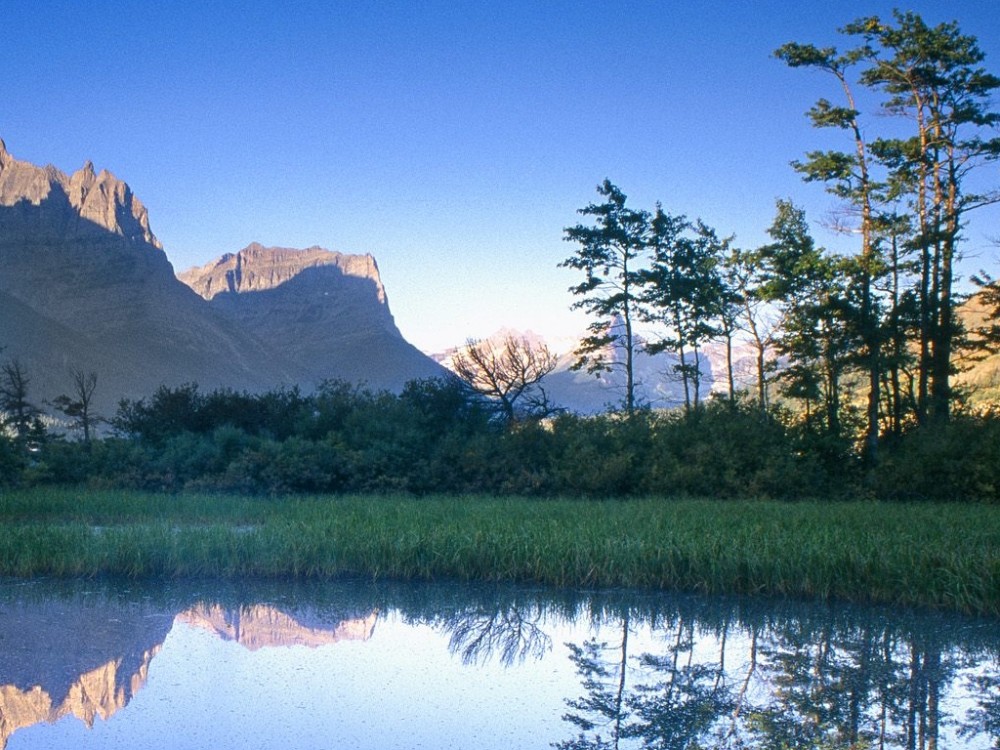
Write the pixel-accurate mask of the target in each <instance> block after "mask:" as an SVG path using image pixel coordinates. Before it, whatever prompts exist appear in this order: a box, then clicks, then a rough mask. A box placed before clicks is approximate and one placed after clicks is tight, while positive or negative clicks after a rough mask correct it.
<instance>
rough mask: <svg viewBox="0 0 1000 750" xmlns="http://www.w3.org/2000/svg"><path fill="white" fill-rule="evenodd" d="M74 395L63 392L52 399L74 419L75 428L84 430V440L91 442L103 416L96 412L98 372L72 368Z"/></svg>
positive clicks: (60, 409)
mask: <svg viewBox="0 0 1000 750" xmlns="http://www.w3.org/2000/svg"><path fill="white" fill-rule="evenodd" d="M70 375H71V377H72V379H73V395H72V396H67V395H66V394H62V395H60V396H56V397H55V398H54V399H53V400H52V406H54V407H55V408H56V409H58V410H59V411H61V412H62V413H63V414H65V415H66V416H67V417H69V418H70V419H73V420H74V422H73V428H74V429H79V430H83V440H84V442H85V443H89V442H90V441H91V439H92V437H93V434H94V430H95V429H96V427H97V425H98V424H100V423H101V422H103V421H104V419H103V417H101V416H100V415H98V414H95V413H94V406H93V404H94V392H95V391H96V390H97V373H96V372H84V371H83V370H78V369H76V368H72V369H71V370H70Z"/></svg>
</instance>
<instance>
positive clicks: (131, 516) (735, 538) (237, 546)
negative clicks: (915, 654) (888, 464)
mask: <svg viewBox="0 0 1000 750" xmlns="http://www.w3.org/2000/svg"><path fill="white" fill-rule="evenodd" d="M0 575H8V576H22V577H23V576H63V577H69V576H96V575H120V576H128V577H134V578H147V577H201V576H212V577H224V578H239V577H259V578H331V577H349V576H356V577H365V578H384V579H421V580H429V579H451V580H463V581H473V580H476V581H520V582H531V583H538V584H544V585H551V586H560V587H575V588H580V587H585V588H609V587H641V588H653V589H679V590H687V591H700V592H705V593H743V594H766V595H778V596H789V597H819V598H838V599H844V600H851V601H870V602H882V603H890V604H899V605H906V606H926V607H934V608H941V609H949V610H958V611H964V612H969V613H975V614H985V615H990V616H1000V507H997V506H989V505H967V504H933V503H920V504H914V505H907V504H878V503H871V502H854V503H822V502H799V503H782V502H758V501H752V502H751V501H747V502H722V501H714V500H712V501H709V500H665V499H656V500H653V499H650V500H628V501H610V500H609V501H591V500H528V499H505V498H492V497H476V496H465V497H430V498H409V497H381V496H364V497H312V498H308V497H307V498H289V499H268V498H233V497H214V496H203V495H179V496H172V495H155V494H141V493H128V492H90V491H71V490H50V489H46V490H34V491H17V492H4V493H0Z"/></svg>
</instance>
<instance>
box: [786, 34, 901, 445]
mask: <svg viewBox="0 0 1000 750" xmlns="http://www.w3.org/2000/svg"><path fill="white" fill-rule="evenodd" d="M872 54H873V53H872V49H871V48H870V47H869V46H867V45H862V46H860V47H857V48H854V49H851V50H848V51H847V52H845V53H838V52H837V50H836V49H835V48H833V47H827V48H822V49H820V48H818V47H816V46H814V45H811V44H798V43H794V42H792V43H788V44H785V45H783V46H782V47H780V48H779V49H778V50H777V51H776V52H775V55H776V56H777V57H778V58H779V59H781V60H783V61H784V62H785V63H787V64H788V65H790V66H791V67H794V68H797V67H806V68H815V69H817V70H820V71H823V72H825V73H828V74H830V75H832V76H833V77H834V79H835V80H836V81H837V85H838V88H839V89H840V90H841V95H842V96H843V99H844V105H843V106H836V105H834V104H832V103H831V102H830V101H829V100H828V99H825V98H821V99H819V100H818V101H817V102H816V104H815V105H814V106H813V107H812V109H810V110H809V112H808V115H809V118H810V119H811V120H812V123H813V125H814V126H815V127H817V128H836V129H839V130H843V131H845V132H846V133H847V134H848V136H849V138H850V141H851V145H852V147H853V148H852V150H850V151H812V152H809V153H808V154H806V160H805V161H801V162H799V161H797V162H793V166H794V167H795V169H796V170H798V171H799V172H801V173H802V175H803V177H804V179H806V180H807V181H820V182H823V183H825V184H826V186H827V190H828V191H829V192H831V193H832V194H833V195H836V196H837V197H838V198H840V199H842V200H844V201H845V202H846V203H847V204H848V206H850V207H851V209H852V210H854V211H855V212H856V214H857V217H858V226H857V231H858V233H859V235H860V237H861V250H860V254H859V255H858V257H857V259H856V261H855V262H854V263H853V264H851V266H849V267H848V268H849V269H850V270H852V271H853V274H852V275H853V276H854V277H855V279H856V283H857V286H858V289H857V294H856V295H855V296H856V298H857V301H858V305H859V310H858V315H857V317H856V321H857V327H858V333H859V338H860V340H861V342H862V344H863V352H862V358H863V361H864V364H865V370H866V371H867V380H868V405H867V409H866V414H867V420H866V423H867V427H866V430H865V455H866V457H867V458H868V460H869V462H870V463H874V461H875V460H876V457H877V452H878V439H879V404H880V393H881V390H880V389H881V367H882V362H881V347H882V341H881V339H882V332H881V326H880V320H879V308H878V302H877V299H876V290H875V285H876V282H877V279H878V277H879V275H880V274H881V273H882V271H883V263H882V259H881V255H880V252H879V245H878V237H877V234H876V231H875V206H876V203H877V201H878V200H879V191H880V190H881V189H882V187H883V186H882V185H881V184H879V183H878V182H877V181H876V179H875V176H874V174H873V159H872V154H871V151H870V147H869V144H868V141H867V139H866V137H865V134H864V129H863V127H862V125H861V121H860V116H861V112H860V110H859V109H858V102H857V100H856V97H855V92H854V88H855V87H854V81H853V80H852V78H851V74H852V72H853V70H854V69H855V67H856V66H857V65H858V64H859V63H862V62H864V61H865V60H867V59H869V58H870V57H871V56H872Z"/></svg>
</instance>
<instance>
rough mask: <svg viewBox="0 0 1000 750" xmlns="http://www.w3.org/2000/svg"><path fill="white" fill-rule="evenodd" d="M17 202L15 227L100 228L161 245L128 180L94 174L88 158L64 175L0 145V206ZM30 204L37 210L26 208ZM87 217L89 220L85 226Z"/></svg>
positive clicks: (71, 233)
mask: <svg viewBox="0 0 1000 750" xmlns="http://www.w3.org/2000/svg"><path fill="white" fill-rule="evenodd" d="M19 204H22V208H21V210H20V212H19V215H18V217H17V221H18V223H19V224H21V225H22V226H21V227H20V232H19V233H22V234H30V235H35V236H38V235H43V236H48V237H52V236H53V235H58V236H61V237H62V238H63V239H66V240H72V239H74V238H77V237H79V236H81V235H87V234H93V230H94V229H101V230H107V231H109V232H111V233H113V234H116V235H119V236H123V237H125V238H126V239H127V240H129V241H131V242H133V243H141V244H146V245H150V246H152V247H154V248H156V249H157V250H162V249H163V246H162V245H161V244H160V241H159V240H158V239H156V237H155V235H154V234H153V232H152V231H151V230H150V228H149V215H148V212H147V211H146V207H145V206H143V205H142V202H141V201H139V199H138V198H136V197H135V196H134V195H133V194H132V190H131V189H130V188H129V186H128V185H126V184H125V183H124V182H122V181H121V180H119V179H118V178H117V177H115V176H114V175H113V174H111V172H108V171H107V170H104V169H102V170H101V171H100V173H98V174H95V173H94V165H93V163H92V162H90V161H88V162H86V163H85V164H84V165H83V167H82V168H80V169H79V170H77V171H76V172H74V173H73V174H72V175H71V176H67V175H66V174H65V173H64V172H61V171H60V170H58V169H56V168H55V167H54V166H52V165H51V164H50V165H48V166H45V167H37V166H35V165H34V164H31V163H30V162H26V161H20V160H19V159H15V158H14V157H13V156H11V155H10V153H9V152H8V151H7V149H6V146H3V147H2V148H0V206H18V205H19ZM43 204H44V205H43ZM31 207H37V209H38V210H35V211H32V210H31ZM79 219H83V220H84V222H80V221H79ZM11 221H13V218H12V219H11ZM87 222H91V223H92V224H93V225H95V226H93V227H88V225H87Z"/></svg>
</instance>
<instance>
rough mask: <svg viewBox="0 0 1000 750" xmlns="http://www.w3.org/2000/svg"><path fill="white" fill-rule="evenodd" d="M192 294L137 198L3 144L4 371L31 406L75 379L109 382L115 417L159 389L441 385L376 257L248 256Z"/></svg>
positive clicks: (110, 179) (199, 279)
mask: <svg viewBox="0 0 1000 750" xmlns="http://www.w3.org/2000/svg"><path fill="white" fill-rule="evenodd" d="M185 280H186V281H188V284H190V285H191V286H189V285H188V284H185V283H182V282H181V281H179V280H178V279H177V277H176V276H175V275H174V270H173V267H172V266H171V264H170V262H169V261H168V260H167V257H166V255H165V253H164V252H163V248H162V246H161V244H160V242H159V241H158V240H157V238H156V237H155V235H154V234H153V232H152V230H151V229H150V224H149V217H148V212H147V210H146V208H145V206H143V204H142V203H141V202H140V201H139V199H138V198H136V197H135V196H134V195H133V194H132V191H131V189H130V188H129V187H128V185H127V184H125V183H124V182H122V181H121V180H119V179H118V178H116V177H115V176H114V175H112V174H111V173H109V172H107V171H105V170H102V171H100V172H95V170H94V167H93V165H92V164H91V163H90V162H87V163H86V164H84V166H83V167H82V168H81V169H79V170H78V171H76V172H74V173H73V174H71V175H66V174H65V173H63V172H60V171H59V170H58V169H56V168H55V167H52V166H46V167H38V166H35V165H33V164H30V163H28V162H24V161H20V160H18V159H15V158H14V157H13V156H11V155H10V153H8V151H7V149H6V146H5V144H4V143H3V141H0V347H6V349H5V350H4V351H3V354H2V355H0V358H2V359H3V360H10V359H15V358H16V359H17V360H18V361H19V362H20V363H21V365H22V366H23V368H24V370H25V371H26V372H27V374H28V375H29V377H30V378H31V382H30V397H31V399H32V400H33V401H34V402H36V403H39V402H42V401H43V400H49V399H52V398H54V397H55V396H56V395H58V394H60V393H67V392H69V391H70V384H71V380H70V375H69V370H70V368H75V369H78V370H83V371H86V372H91V371H92V372H96V373H97V374H98V388H97V393H96V404H95V405H96V407H97V409H98V411H100V412H102V413H104V414H105V415H106V416H110V415H111V414H113V413H114V409H115V407H116V405H117V403H118V401H119V399H121V398H123V397H124V398H140V397H143V396H148V395H150V394H152V393H153V392H154V391H155V390H156V388H157V387H159V386H160V385H164V384H165V385H168V386H177V385H180V384H182V383H189V382H196V383H198V384H199V386H200V387H201V388H202V389H203V390H210V389H214V388H220V387H230V388H234V389H237V390H250V391H260V390H266V389H269V388H274V387H279V386H283V385H293V384H294V385H300V386H302V387H303V388H305V389H306V390H309V389H310V388H312V387H313V386H314V385H315V384H316V383H317V382H318V381H320V380H322V379H323V378H344V379H348V380H352V381H364V382H367V383H368V384H369V385H371V386H374V387H378V388H393V389H396V388H399V387H401V386H402V384H403V383H404V382H406V381H407V380H410V379H413V378H419V377H429V376H433V375H440V374H441V373H442V372H443V370H441V368H439V367H438V366H437V365H436V364H435V363H433V362H432V361H431V360H430V359H428V358H427V357H425V356H423V355H422V354H420V353H419V352H418V351H417V350H416V349H414V348H413V347H412V346H410V345H409V344H408V343H407V342H406V341H405V340H404V339H403V338H402V336H401V335H400V334H399V331H398V330H397V329H396V327H395V324H394V323H393V321H392V316H391V314H390V313H389V309H388V305H387V303H386V297H385V290H384V289H383V288H382V284H381V282H380V280H379V278H378V270H377V267H376V266H375V261H374V259H373V258H371V257H370V256H348V255H340V254H337V253H329V252H328V251H324V250H321V249H319V248H310V249H309V250H305V251H295V250H288V249H276V248H271V249H268V248H262V247H260V246H259V245H251V246H250V247H248V248H246V249H245V250H243V251H240V252H239V253H236V254H235V255H225V256H223V257H222V258H220V259H219V260H218V261H216V262H215V263H213V264H209V266H206V267H205V268H203V269H195V270H193V271H191V272H188V274H186V275H185ZM192 287H194V288H192ZM195 288H196V289H197V290H198V293H196V292H195Z"/></svg>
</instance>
